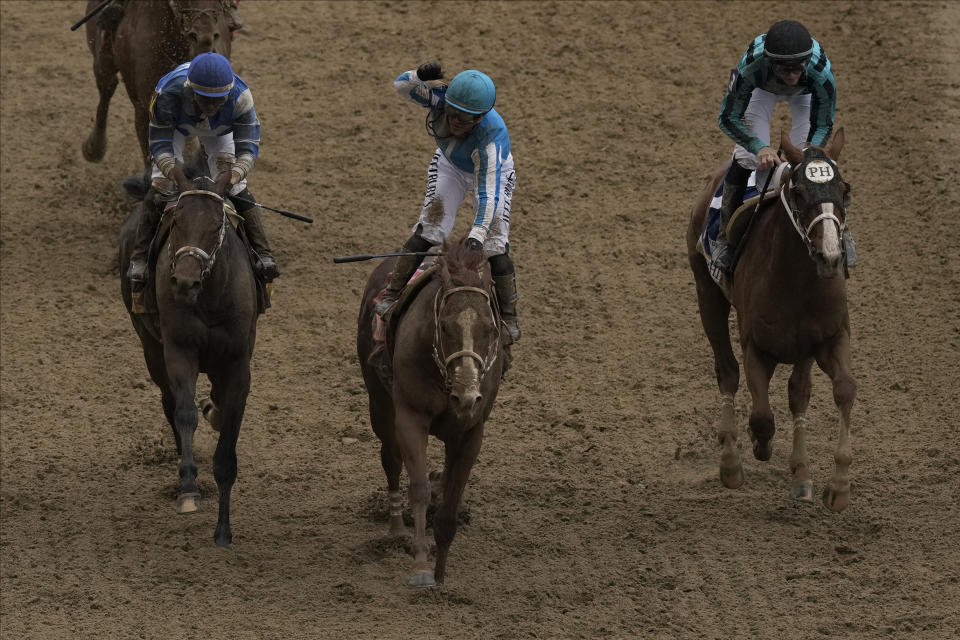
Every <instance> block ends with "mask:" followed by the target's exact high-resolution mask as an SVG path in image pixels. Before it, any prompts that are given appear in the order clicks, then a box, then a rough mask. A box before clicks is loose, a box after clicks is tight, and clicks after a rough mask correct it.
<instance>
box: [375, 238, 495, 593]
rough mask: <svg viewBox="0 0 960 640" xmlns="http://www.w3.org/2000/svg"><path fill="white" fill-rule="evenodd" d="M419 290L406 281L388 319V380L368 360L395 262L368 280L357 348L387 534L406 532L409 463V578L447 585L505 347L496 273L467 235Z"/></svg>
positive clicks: (423, 583)
mask: <svg viewBox="0 0 960 640" xmlns="http://www.w3.org/2000/svg"><path fill="white" fill-rule="evenodd" d="M443 251H444V256H443V257H442V258H440V259H439V260H438V263H437V267H436V270H435V271H433V272H432V275H431V276H425V277H426V278H428V280H427V281H426V283H425V284H423V285H422V287H419V288H418V287H416V286H415V285H411V286H408V289H409V290H411V291H410V293H414V292H415V295H413V297H412V299H409V298H408V299H407V300H404V299H401V301H399V302H398V303H397V305H395V307H394V312H392V315H391V316H388V320H389V322H390V324H391V327H390V328H388V330H387V352H388V354H390V355H391V356H392V360H391V361H392V372H393V375H392V384H391V386H387V384H386V383H385V382H384V380H383V378H381V376H380V375H379V374H378V371H377V368H376V366H374V364H372V363H371V362H369V359H370V355H371V353H372V352H373V351H374V347H375V343H374V336H373V334H374V330H373V321H374V318H375V314H374V310H373V307H374V304H375V301H376V298H377V296H378V294H379V293H380V292H381V291H383V289H384V287H385V286H386V283H387V277H388V274H390V272H391V271H392V269H393V261H385V262H383V263H382V264H381V265H380V266H379V267H377V269H375V270H374V271H373V273H372V274H371V276H370V278H369V280H368V281H367V286H366V289H365V290H364V294H363V301H362V304H361V307H360V316H359V321H358V325H359V326H358V331H357V353H358V355H359V357H360V363H361V370H362V373H363V380H364V383H365V384H366V387H367V393H368V394H369V400H370V423H371V425H372V426H373V430H374V432H375V433H376V434H377V437H378V438H379V439H380V442H381V446H380V461H381V463H382V464H383V470H384V473H385V474H386V476H387V490H388V492H389V497H390V532H391V534H393V535H401V534H403V533H404V526H403V520H402V518H401V498H400V472H401V470H402V467H403V466H404V465H406V468H407V475H408V476H409V479H410V491H409V499H410V505H411V510H412V512H413V520H414V538H413V549H414V561H413V571H412V575H411V577H410V581H409V584H410V585H411V586H416V587H427V586H433V585H434V584H435V583H436V582H442V581H443V579H444V573H445V569H446V562H447V553H448V552H449V550H450V543H451V542H452V541H453V537H454V535H455V534H456V526H457V509H458V507H459V504H460V499H461V497H462V494H463V490H464V487H465V486H466V484H467V480H468V478H469V477H470V470H471V469H472V467H473V463H474V461H475V460H476V458H477V454H478V453H479V452H480V444H481V442H482V441H483V426H484V422H485V421H486V420H487V417H488V416H489V415H490V411H491V410H492V409H493V403H494V400H495V399H496V397H497V391H498V390H499V387H500V375H501V371H502V366H503V360H504V353H503V347H502V343H501V340H500V330H499V326H500V325H499V318H498V317H497V312H496V308H497V307H496V301H495V299H494V294H493V289H492V281H491V278H490V269H489V265H488V264H487V261H486V260H485V259H484V258H483V256H482V254H481V253H480V252H475V251H470V250H469V249H467V248H466V245H465V243H464V242H463V241H460V242H450V241H448V242H447V243H446V244H445V245H444V250H443ZM430 435H433V436H435V437H437V438H439V439H440V440H441V441H443V443H444V446H445V452H446V459H445V464H444V471H443V476H442V478H443V480H442V487H443V499H442V502H441V504H440V505H439V508H438V509H437V511H436V513H435V514H434V518H433V530H434V539H435V541H436V544H437V556H436V568H435V569H432V568H431V567H430V563H429V561H428V559H427V555H428V541H427V533H426V517H427V506H428V503H429V501H430V489H431V487H430V482H429V481H428V477H427V438H428V436H430Z"/></svg>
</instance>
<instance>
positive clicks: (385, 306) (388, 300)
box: [373, 292, 400, 318]
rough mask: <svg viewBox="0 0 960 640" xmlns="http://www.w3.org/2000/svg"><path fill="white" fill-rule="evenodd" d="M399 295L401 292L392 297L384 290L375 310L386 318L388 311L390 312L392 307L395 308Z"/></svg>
mask: <svg viewBox="0 0 960 640" xmlns="http://www.w3.org/2000/svg"><path fill="white" fill-rule="evenodd" d="M399 297H400V296H399V294H397V296H396V297H392V296H389V295H387V292H384V293H383V297H382V298H380V299H379V300H377V304H376V305H374V307H373V310H374V311H375V312H376V314H377V315H378V316H380V317H381V318H386V317H387V313H389V312H390V309H392V308H393V305H395V304H396V303H397V298H399Z"/></svg>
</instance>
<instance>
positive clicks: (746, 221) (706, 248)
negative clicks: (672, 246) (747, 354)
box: [697, 162, 790, 299]
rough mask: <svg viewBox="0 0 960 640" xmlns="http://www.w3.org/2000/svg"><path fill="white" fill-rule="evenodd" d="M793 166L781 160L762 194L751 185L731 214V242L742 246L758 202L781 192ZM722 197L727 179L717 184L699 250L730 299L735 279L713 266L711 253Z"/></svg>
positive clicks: (718, 225)
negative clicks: (785, 177) (730, 290)
mask: <svg viewBox="0 0 960 640" xmlns="http://www.w3.org/2000/svg"><path fill="white" fill-rule="evenodd" d="M789 170H790V164H789V163H787V162H784V163H781V164H780V166H778V167H777V168H776V170H775V171H774V173H773V175H772V176H771V178H770V184H769V186H768V187H767V190H766V191H764V192H763V193H762V194H761V193H758V191H759V189H758V188H757V187H756V185H755V184H751V185H748V187H747V192H746V193H747V194H748V197H747V198H746V199H744V201H743V204H741V205H740V206H739V207H737V208H736V210H734V212H733V213H732V214H731V215H730V220H729V221H728V222H727V227H726V234H727V241H728V242H729V243H730V245H731V246H733V247H739V246H741V243H742V242H744V241H745V239H746V236H747V234H748V232H749V230H750V227H751V222H752V219H753V215H754V212H756V211H757V203H758V202H767V201H768V200H772V199H774V198H777V197H778V196H779V194H780V187H781V186H782V184H783V180H784V176H785V175H786V174H787V172H788V171H789ZM722 198H723V183H720V186H719V187H717V191H716V192H715V193H714V197H713V200H712V201H711V202H710V208H709V210H708V211H707V216H706V223H705V224H704V226H703V231H702V232H701V233H700V239H699V240H698V241H697V250H698V251H699V252H700V254H701V255H702V256H703V257H704V259H706V261H707V270H708V271H709V272H710V276H711V277H712V278H713V280H714V282H716V283H717V285H719V286H720V288H721V289H723V291H724V293H725V294H727V299H729V298H730V295H729V289H730V285H731V279H730V278H728V277H727V275H726V274H724V273H723V271H721V270H720V269H717V268H716V267H714V266H713V255H712V253H711V247H712V246H713V243H714V241H715V240H716V238H717V235H718V234H719V232H720V202H721V200H722ZM733 267H734V268H735V267H736V263H734V264H733Z"/></svg>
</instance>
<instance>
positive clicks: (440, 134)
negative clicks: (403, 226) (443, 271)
mask: <svg viewBox="0 0 960 640" xmlns="http://www.w3.org/2000/svg"><path fill="white" fill-rule="evenodd" d="M442 77H443V72H442V70H441V68H440V65H439V64H438V63H436V62H428V63H425V64H422V65H420V67H418V68H417V69H416V70H414V71H405V72H404V73H401V74H400V75H399V76H398V77H397V79H396V80H394V82H393V86H394V88H395V89H396V90H397V92H398V93H399V94H400V95H401V96H402V97H403V98H405V99H407V100H410V101H411V102H413V103H415V104H418V105H420V106H421V107H424V108H426V109H428V113H427V130H428V131H429V133H430V134H431V135H432V136H433V138H434V140H435V141H436V143H437V149H436V151H435V152H434V155H433V159H432V160H431V162H430V166H429V168H428V170H427V190H426V195H425V197H424V201H423V207H422V209H421V211H420V216H419V219H418V220H417V223H416V224H415V225H414V227H413V236H411V238H410V239H409V240H408V241H407V242H406V243H405V244H404V250H405V251H407V252H410V253H415V252H423V251H426V250H427V249H428V248H430V247H431V246H433V245H436V244H440V243H442V242H443V241H444V240H445V239H446V238H447V236H449V235H450V232H451V231H452V230H453V226H454V222H455V220H456V215H457V210H458V209H459V208H460V205H461V203H462V202H463V200H464V198H465V197H466V195H467V192H468V191H470V190H472V191H473V211H474V218H473V225H472V227H471V229H470V233H469V235H468V239H467V243H468V245H470V246H471V247H473V248H475V249H476V250H477V251H483V252H484V254H485V255H486V256H487V257H488V258H489V260H490V270H491V274H492V275H493V280H494V283H495V284H496V286H497V294H498V298H499V302H500V310H501V316H502V318H503V320H504V323H505V326H506V330H507V333H508V335H509V338H510V340H511V341H513V342H515V341H517V340H519V339H520V327H519V325H518V324H517V315H516V300H517V289H516V277H515V269H514V265H513V260H512V259H511V258H510V255H509V250H510V245H509V238H510V202H511V199H512V197H513V191H514V187H515V186H516V172H515V171H514V168H513V155H511V153H510V135H509V133H508V132H507V126H506V124H505V123H504V121H503V118H502V117H501V116H500V114H499V113H497V112H496V111H495V110H494V108H493V105H494V103H495V102H496V87H494V84H493V81H492V80H491V79H490V78H489V76H487V75H486V74H485V73H482V72H480V71H476V70H473V69H469V70H467V71H463V72H461V73H458V74H457V75H456V76H455V77H454V78H453V80H452V81H451V82H450V85H449V86H446V85H436V86H432V87H431V86H430V85H428V84H427V82H428V81H430V80H438V79H440V78H442ZM422 259H423V258H422V257H414V256H409V257H408V256H404V257H401V258H400V259H399V260H398V261H397V266H396V267H395V269H394V273H393V276H392V277H391V280H390V284H389V286H388V287H387V290H386V291H385V292H384V295H383V297H382V298H381V300H380V301H379V303H378V305H377V312H378V313H379V314H380V315H381V316H382V315H385V314H386V313H387V311H389V309H390V307H391V306H392V305H393V303H394V302H395V301H396V298H397V297H398V296H399V295H400V292H401V291H402V289H403V286H404V285H405V283H406V280H407V279H408V278H409V276H410V274H412V273H413V272H414V270H416V267H417V266H419V263H420V261H422ZM408 272H409V273H408ZM404 274H406V277H404Z"/></svg>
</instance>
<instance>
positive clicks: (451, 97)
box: [446, 69, 497, 114]
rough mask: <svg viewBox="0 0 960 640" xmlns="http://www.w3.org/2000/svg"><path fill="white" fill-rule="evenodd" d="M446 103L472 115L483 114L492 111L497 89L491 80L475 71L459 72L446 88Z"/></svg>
mask: <svg viewBox="0 0 960 640" xmlns="http://www.w3.org/2000/svg"><path fill="white" fill-rule="evenodd" d="M446 101H447V104H449V105H450V106H451V107H454V108H456V109H459V110H460V111H466V112H467V113H472V114H484V113H486V112H487V111H490V109H493V103H494V102H496V101H497V89H496V87H494V86H493V80H491V79H490V76H488V75H487V74H485V73H482V72H480V71H477V70H475V69H467V70H466V71H461V72H460V73H458V74H457V75H455V76H454V77H453V80H452V81H451V82H450V86H449V87H447V93H446Z"/></svg>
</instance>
